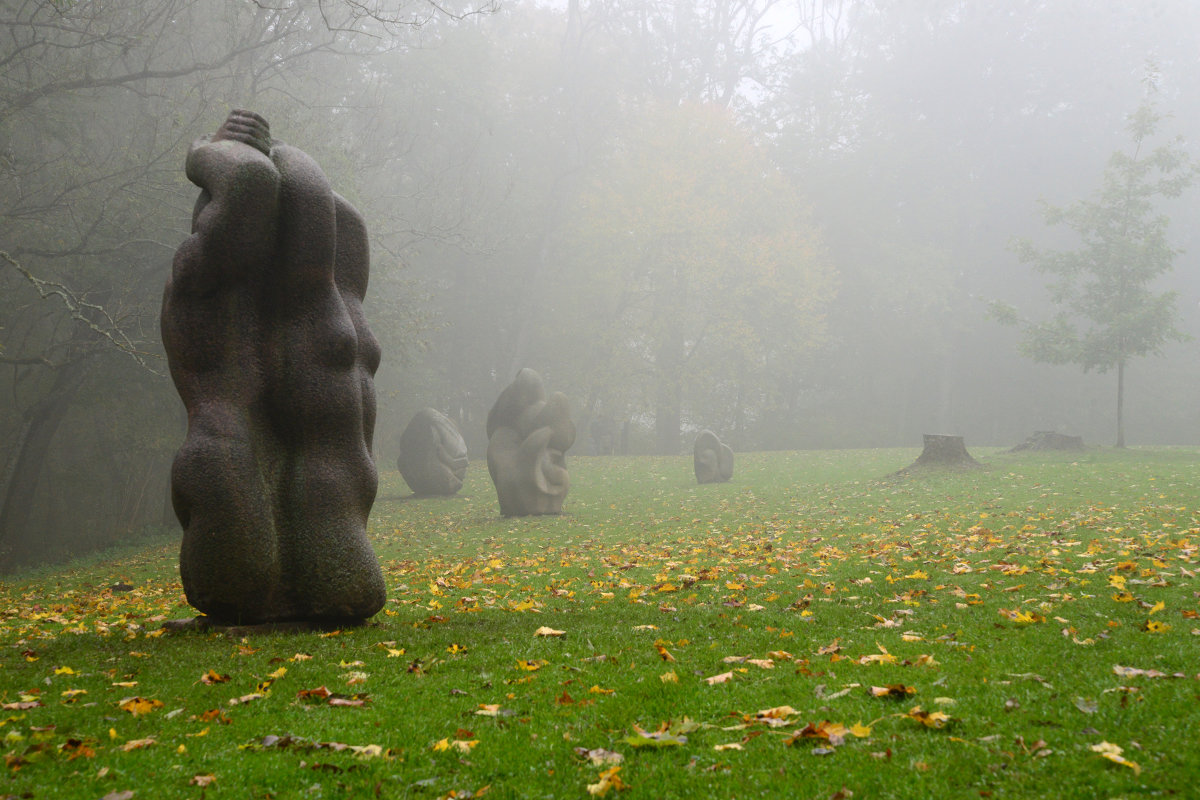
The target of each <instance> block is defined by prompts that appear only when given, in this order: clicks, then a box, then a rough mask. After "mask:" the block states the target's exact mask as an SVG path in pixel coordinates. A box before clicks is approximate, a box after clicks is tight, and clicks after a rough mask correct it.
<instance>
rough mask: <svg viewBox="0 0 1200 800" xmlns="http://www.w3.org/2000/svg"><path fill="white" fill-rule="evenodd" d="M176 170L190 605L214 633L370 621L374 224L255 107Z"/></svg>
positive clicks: (169, 302)
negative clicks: (180, 197)
mask: <svg viewBox="0 0 1200 800" xmlns="http://www.w3.org/2000/svg"><path fill="white" fill-rule="evenodd" d="M186 169H187V176H188V178H189V179H190V180H191V181H192V182H193V183H195V184H196V185H198V186H199V187H200V189H201V191H200V197H199V199H198V200H197V201H196V207H195V210H194V212H193V215H192V234H191V235H190V236H189V237H188V238H187V239H186V240H184V242H183V244H181V245H180V246H179V249H178V250H177V251H176V252H175V260H174V264H173V268H172V274H171V278H170V280H169V281H168V283H167V286H166V291H165V292H164V295H163V307H162V337H163V344H164V346H165V348H166V352H167V359H168V363H169V364H170V368H171V377H172V378H173V379H174V381H175V387H176V389H177V390H178V391H179V396H180V398H181V399H182V400H183V404H184V406H186V408H187V414H188V428H187V437H186V439H185V440H184V442H183V445H182V447H180V449H179V452H178V454H177V455H176V456H175V462H174V465H173V467H172V470H171V499H172V502H173V504H174V507H175V514H176V516H177V517H178V518H179V522H180V524H181V525H182V526H183V544H182V548H181V551H180V558H179V570H180V574H181V577H182V580H183V588H184V592H185V593H186V595H187V599H188V602H189V603H191V604H192V605H193V606H195V607H196V608H197V609H199V610H200V611H202V612H204V613H205V614H207V615H208V616H209V617H210V618H211V619H212V620H214V621H216V622H219V623H240V624H252V623H268V622H285V621H296V622H316V623H336V624H341V623H344V622H352V621H356V620H362V619H365V618H366V617H369V616H371V615H372V614H374V613H375V612H377V611H378V610H379V609H380V608H381V607H382V606H383V603H384V600H385V594H384V583H383V575H382V573H381V571H380V569H379V562H378V560H377V559H376V557H375V553H374V552H373V551H372V549H371V544H370V542H369V541H368V539H367V532H366V525H367V516H368V514H369V513H370V511H371V504H372V503H373V502H374V500H375V491H376V488H377V486H378V476H377V473H376V469H375V463H374V460H373V458H372V455H371V438H372V435H373V433H374V428H375V386H374V375H375V370H376V368H377V367H378V366H379V356H380V350H379V343H378V342H377V341H376V339H375V337H374V336H373V335H372V334H371V331H370V329H369V328H368V327H367V321H366V318H365V317H364V316H363V309H362V299H363V295H364V293H365V292H366V289H367V276H368V271H369V259H368V248H367V233H366V227H365V226H364V224H363V220H362V217H361V216H359V214H358V212H357V211H356V210H355V209H354V208H353V207H352V206H351V205H350V204H349V203H348V202H346V201H345V200H344V199H343V198H341V197H339V196H338V195H337V194H335V193H334V192H333V190H332V189H331V188H330V186H329V182H328V181H327V180H326V178H325V175H324V174H323V173H322V172H321V168H320V167H318V166H317V164H316V163H315V162H314V161H313V160H312V159H311V158H309V157H308V156H307V155H306V154H305V153H303V152H302V151H300V150H298V149H296V148H295V147H289V146H288V145H285V144H282V143H280V142H277V141H274V140H272V139H271V135H270V129H269V127H268V125H267V122H266V120H264V119H262V118H261V117H260V116H258V115H257V114H254V113H252V112H249V111H233V112H232V113H231V114H230V115H229V118H228V119H226V120H225V122H224V124H222V125H221V127H220V128H219V129H218V130H217V132H216V134H215V135H214V136H212V137H211V138H208V137H206V138H203V139H200V140H198V141H197V142H195V143H194V144H193V145H192V147H191V148H190V149H189V151H188V155H187V166H186Z"/></svg>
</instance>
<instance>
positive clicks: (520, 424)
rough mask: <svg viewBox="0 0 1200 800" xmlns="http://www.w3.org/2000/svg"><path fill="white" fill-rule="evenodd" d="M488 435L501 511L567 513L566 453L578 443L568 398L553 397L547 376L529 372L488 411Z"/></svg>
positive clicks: (522, 373) (490, 470)
mask: <svg viewBox="0 0 1200 800" xmlns="http://www.w3.org/2000/svg"><path fill="white" fill-rule="evenodd" d="M487 434H488V450H487V463H488V473H490V474H491V476H492V483H494V484H495V485H496V495H497V497H498V498H499V500H500V513H501V514H502V515H503V516H506V517H519V516H526V515H530V514H561V513H562V506H563V499H564V498H566V496H567V490H568V489H570V487H571V482H570V479H569V478H568V476H567V459H566V455H565V454H566V452H567V450H568V449H569V448H570V447H571V445H572V444H574V443H575V423H574V422H572V421H571V408H570V405H569V404H568V403H567V398H566V395H564V394H562V393H561V392H555V393H554V394H552V395H550V397H549V398H547V397H546V390H545V389H544V388H543V386H542V378H541V376H540V375H538V374H537V373H536V372H534V371H533V370H531V369H523V370H521V371H520V372H519V373H517V377H516V379H515V380H513V382H512V383H511V384H510V385H509V386H508V387H507V388H505V389H504V391H502V392H501V393H500V396H499V397H498V398H496V403H495V405H493V406H492V410H491V411H489V412H488V418H487Z"/></svg>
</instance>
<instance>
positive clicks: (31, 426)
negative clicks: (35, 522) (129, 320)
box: [0, 356, 92, 571]
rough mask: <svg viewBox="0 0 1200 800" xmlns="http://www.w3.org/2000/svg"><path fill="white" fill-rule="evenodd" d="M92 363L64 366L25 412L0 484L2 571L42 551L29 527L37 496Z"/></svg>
mask: <svg viewBox="0 0 1200 800" xmlns="http://www.w3.org/2000/svg"><path fill="white" fill-rule="evenodd" d="M91 366H92V358H91V357H86V356H85V357H83V358H79V359H76V360H75V361H71V362H70V363H68V364H66V365H64V366H63V367H61V368H60V369H59V370H58V371H57V373H56V374H55V376H54V384H53V386H51V388H50V391H49V392H48V393H47V394H46V396H45V397H44V398H42V399H41V400H40V401H39V402H38V403H37V405H35V406H33V407H32V408H31V409H29V411H28V412H26V414H25V419H24V420H23V421H22V425H21V433H20V434H19V441H18V444H17V447H16V448H15V449H14V453H13V455H12V457H11V460H10V462H9V464H8V466H7V468H6V469H5V473H4V475H5V482H4V485H3V486H2V487H0V489H2V491H3V494H2V495H0V503H2V504H0V571H3V570H8V569H11V568H12V566H13V565H14V564H15V563H17V561H19V560H21V559H23V558H27V557H29V556H30V555H34V554H36V553H37V552H38V543H37V542H35V541H33V532H32V531H31V530H29V518H30V515H31V513H32V511H33V499H34V495H35V493H36V492H37V488H38V484H39V483H40V482H41V477H42V472H43V469H44V467H45V464H46V457H47V456H48V455H49V453H50V445H51V444H52V443H53V441H54V434H55V433H57V432H58V426H59V425H61V424H62V421H63V418H64V417H66V415H67V411H68V409H70V407H71V403H72V401H73V400H74V399H75V395H76V393H77V392H78V391H79V387H80V386H81V385H82V384H83V379H84V378H85V377H86V376H87V373H88V370H90V369H91Z"/></svg>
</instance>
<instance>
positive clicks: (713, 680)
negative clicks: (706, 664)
mask: <svg viewBox="0 0 1200 800" xmlns="http://www.w3.org/2000/svg"><path fill="white" fill-rule="evenodd" d="M732 677H733V673H732V672H722V673H721V674H720V675H713V676H711V677H709V678H705V679H704V682H705V683H707V684H708V685H709V686H715V685H717V684H718V683H725V681H727V680H730V679H731V678H732Z"/></svg>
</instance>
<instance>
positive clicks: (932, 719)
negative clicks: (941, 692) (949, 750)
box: [905, 706, 950, 728]
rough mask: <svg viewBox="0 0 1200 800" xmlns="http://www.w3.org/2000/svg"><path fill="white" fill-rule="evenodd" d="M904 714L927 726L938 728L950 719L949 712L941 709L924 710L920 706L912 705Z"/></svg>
mask: <svg viewBox="0 0 1200 800" xmlns="http://www.w3.org/2000/svg"><path fill="white" fill-rule="evenodd" d="M905 716H906V717H909V718H910V719H915V720H916V721H917V722H920V723H921V724H922V725H925V726H926V727H929V728H940V727H942V726H943V725H945V724H946V723H947V722H949V721H950V715H949V714H947V713H945V712H942V711H925V710H923V709H922V708H921V707H920V706H913V707H912V708H911V709H909V712H908V713H907V714H905Z"/></svg>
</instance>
